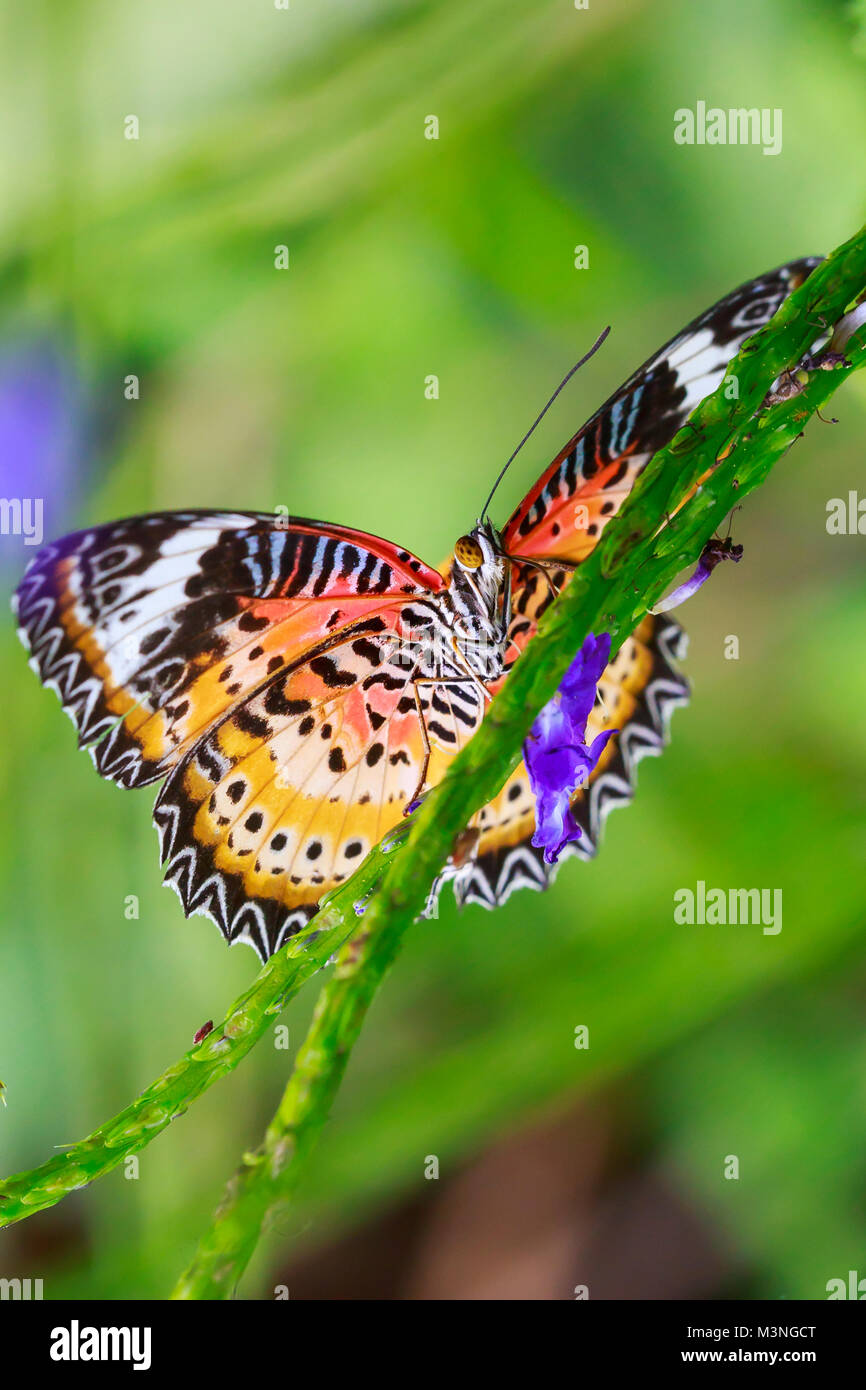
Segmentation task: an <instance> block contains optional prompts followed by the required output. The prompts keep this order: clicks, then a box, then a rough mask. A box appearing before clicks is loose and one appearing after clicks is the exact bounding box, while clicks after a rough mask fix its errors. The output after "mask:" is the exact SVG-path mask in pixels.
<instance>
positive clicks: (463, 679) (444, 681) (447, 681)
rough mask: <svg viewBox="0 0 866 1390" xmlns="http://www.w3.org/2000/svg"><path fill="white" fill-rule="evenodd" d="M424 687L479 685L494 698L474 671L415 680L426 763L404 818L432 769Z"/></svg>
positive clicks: (416, 702)
mask: <svg viewBox="0 0 866 1390" xmlns="http://www.w3.org/2000/svg"><path fill="white" fill-rule="evenodd" d="M457 654H458V656H459V649H458V650H457ZM467 669H468V668H467ZM422 685H429V686H432V687H433V688H434V689H435V688H436V686H439V685H478V686H479V687H480V688H481V690H482V691H483V692H484V695H485V696H486V697H487V699H488V700H490V699H492V698H493V697H492V696H491V694H490V691H489V690H488V689H487V687H486V686H485V684H484V682H483V681H482V680H480V679H479V677H478V676H476V675H475V672H474V671H470V672H469V674H468V675H466V676H444V677H443V676H421V677H418V678H416V679H415V680H413V682H412V693H413V695H414V697H415V709H416V710H417V712H418V723H419V725H420V727H421V739H422V741H423V744H424V761H423V763H422V764H421V774H420V776H419V778H418V784H417V786H416V787H415V790H414V791H413V793H412V795H411V796H410V798H409V800H408V801H407V803H406V805H405V806H404V808H403V815H404V816H406V815H408V814H409V807H410V806H412V805H413V804H414V803H415V802H416V801H417V800H418V797H419V796H420V795H421V793H422V792H423V790H424V783H425V782H426V781H427V771H428V768H429V767H430V753H431V750H430V735H429V734H428V732H427V721H426V719H425V718H424V706H423V705H422V704H421V693H420V688H421V686H422Z"/></svg>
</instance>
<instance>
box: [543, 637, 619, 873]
mask: <svg viewBox="0 0 866 1390" xmlns="http://www.w3.org/2000/svg"><path fill="white" fill-rule="evenodd" d="M609 660H610V635H609V634H608V633H606V632H603V633H602V634H601V636H600V637H595V636H594V635H593V634H592V633H590V634H589V636H588V637H587V639H586V641H585V642H584V644H583V646H582V647H581V649H580V651H579V652H578V654H577V656H576V657H575V658H574V661H573V662H572V663H571V665H570V666H569V668H568V670H567V671H566V673H565V675H564V676H563V678H562V684H561V685H560V687H559V690H558V691H557V692H556V694H555V695H554V697H553V699H552V700H548V702H547V704H546V705H545V706H544V709H543V710H542V711H541V713H540V714H539V715H538V718H537V719H536V721H535V723H534V724H533V726H532V728H531V730H530V732H529V737H528V739H527V740H526V742H525V743H524V745H523V759H524V762H525V763H526V770H527V772H528V773H529V783H530V786H531V787H532V791H533V794H534V796H535V807H536V815H535V822H536V826H535V834H534V835H533V837H532V843H533V844H534V845H535V847H536V849H543V850H544V857H545V859H546V861H547V863H548V864H555V863H556V861H557V859H558V858H559V856H560V854H561V852H562V849H563V847H564V846H565V845H567V844H568V842H569V840H576V839H578V837H579V836H580V826H579V825H578V824H577V822H576V821H575V819H574V816H573V815H572V812H571V796H572V794H573V793H574V792H575V791H577V789H578V787H579V786H584V785H585V784H586V780H587V778H588V777H589V774H590V773H591V772H592V770H593V768H594V767H595V766H596V764H597V762H598V760H599V758H600V757H601V754H602V752H603V750H604V748H605V745H606V744H607V742H608V740H609V739H610V738H612V737H613V735H614V734H615V733H616V732H617V730H616V729H606V730H605V731H604V733H601V734H598V735H597V737H596V738H594V739H593V741H592V743H591V744H590V746H589V747H587V745H586V743H585V741H584V740H585V738H586V721H587V720H588V718H589V716H590V713H591V711H592V707H593V705H594V704H595V693H596V688H597V686H598V682H599V678H600V676H601V674H602V672H603V671H604V669H605V667H606V666H607V663H608V661H609Z"/></svg>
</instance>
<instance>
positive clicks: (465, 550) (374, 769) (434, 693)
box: [13, 258, 818, 960]
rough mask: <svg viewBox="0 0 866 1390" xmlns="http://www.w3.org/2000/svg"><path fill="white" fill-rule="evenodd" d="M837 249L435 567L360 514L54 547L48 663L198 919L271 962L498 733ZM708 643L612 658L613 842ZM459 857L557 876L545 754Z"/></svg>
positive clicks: (181, 525) (687, 359) (496, 879)
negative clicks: (542, 821)
mask: <svg viewBox="0 0 866 1390" xmlns="http://www.w3.org/2000/svg"><path fill="white" fill-rule="evenodd" d="M817 263H818V258H809V259H804V260H799V261H795V262H792V263H790V264H788V265H785V266H782V267H780V268H779V269H777V270H774V271H772V272H770V273H769V274H767V275H764V276H762V277H760V278H759V279H757V280H752V281H750V282H749V283H747V284H745V285H743V286H741V287H740V288H739V289H737V290H735V291H734V292H733V293H732V294H729V295H728V296H727V297H726V298H724V299H722V300H720V301H719V303H717V304H715V305H714V306H713V307H712V308H711V309H709V310H707V311H706V312H705V313H703V314H702V315H701V316H700V317H699V318H696V319H695V320H694V321H693V322H692V323H691V324H689V326H688V327H687V328H685V329H684V330H683V331H682V332H681V333H679V334H678V335H677V336H676V337H675V338H673V339H671V340H670V342H668V343H667V344H666V345H665V346H664V347H663V348H662V349H661V350H660V351H659V352H657V353H656V354H655V356H653V357H652V358H650V359H649V361H648V362H646V363H645V364H644V365H643V366H642V367H641V368H639V370H638V371H636V372H635V373H634V374H633V375H632V376H631V377H629V379H628V380H627V381H626V382H625V384H624V385H623V386H621V387H620V389H619V390H618V391H616V392H615V393H614V395H612V396H611V397H610V399H609V400H608V401H607V402H606V403H605V404H604V405H603V406H602V407H601V408H600V409H599V410H598V411H596V413H595V414H594V415H593V416H592V417H591V419H590V420H588V421H587V423H586V424H585V425H584V426H583V427H582V429H580V430H579V431H578V432H577V434H575V435H574V437H573V438H572V439H571V440H569V442H568V443H567V444H566V445H565V447H564V448H563V449H561V450H560V452H559V453H558V454H557V456H556V458H555V459H554V460H553V461H552V463H551V464H550V466H549V467H548V468H547V469H546V470H545V471H544V473H543V474H542V475H541V477H540V478H539V479H538V481H537V482H536V484H535V486H534V487H533V488H532V489H531V490H530V492H529V493H528V494H527V496H526V497H525V498H524V500H523V501H522V502H521V503H520V505H519V507H518V508H517V509H516V511H515V512H514V513H513V515H512V516H511V517H510V518H509V520H508V521H507V523H506V524H505V526H503V527H502V528H501V529H497V528H496V527H495V526H494V525H493V523H492V522H491V521H490V519H489V517H488V516H487V514H486V508H485V511H484V512H483V513H482V517H481V519H480V520H479V521H478V522H477V524H476V525H475V526H474V527H473V528H472V529H471V530H470V531H469V532H467V533H466V534H465V535H463V536H461V537H460V538H459V539H458V541H457V542H456V544H455V547H454V551H453V554H452V555H451V557H450V558H449V560H448V561H447V562H446V563H445V564H444V565H443V566H442V567H441V568H439V569H434V568H432V567H431V566H430V565H428V564H425V563H424V561H422V560H420V559H418V558H417V557H416V556H414V555H412V554H411V553H410V552H409V551H408V550H405V549H403V548H401V547H400V546H398V545H395V544H393V543H392V542H391V541H388V540H383V539H381V538H380V537H378V536H372V535H368V534H367V533H366V532H364V531H359V530H354V529H352V528H351V527H347V526H339V525H332V524H330V523H327V522H321V521H311V520H305V519H302V518H288V517H286V516H282V515H278V516H271V515H266V514H261V513H256V512H243V511H239V512H218V511H207V510H190V511H177V512H162V513H158V514H154V515H147V516H138V517H133V518H131V519H128V520H123V521H117V522H111V523H108V524H107V525H102V526H97V527H93V528H90V529H87V530H82V531H78V532H76V533H75V534H73V535H69V536H66V537H64V538H63V539H61V540H58V541H56V542H54V543H53V544H50V545H48V546H46V547H45V548H44V549H43V550H41V551H40V552H39V554H38V555H37V556H36V557H35V559H34V560H33V561H32V562H31V564H30V566H29V568H28V569H27V572H26V574H25V576H24V578H23V580H22V581H21V584H20V586H19V588H18V590H17V593H16V596H15V599H14V600H13V606H14V607H15V609H16V611H17V615H18V622H19V625H20V626H19V631H20V634H21V637H22V639H23V641H24V643H25V645H26V646H27V647H28V648H29V651H30V664H31V666H33V668H34V669H35V670H36V672H37V674H38V675H39V677H40V679H41V680H42V682H43V684H45V685H46V686H48V687H50V688H52V689H54V690H55V691H56V692H57V694H58V695H59V697H60V699H61V701H62V704H63V707H64V709H65V710H66V712H67V713H68V714H69V715H70V717H71V718H72V721H73V723H74V724H75V727H76V729H77V731H78V740H79V745H80V746H81V747H86V748H87V749H88V750H89V752H90V755H91V757H92V759H93V762H94V764H95V766H96V768H97V770H98V771H99V772H100V773H101V775H102V776H103V777H106V778H109V779H110V780H112V781H114V782H116V783H118V784H119V785H120V786H123V787H142V786H147V785H149V784H151V783H157V782H161V783H162V785H161V788H160V790H159V792H158V795H157V798H156V803H155V808H154V820H155V823H156V826H157V829H158V831H159V835H160V840H161V849H162V859H163V863H164V865H165V880H166V882H167V883H169V884H171V885H172V886H173V887H174V888H175V889H176V891H177V893H178V894H179V896H180V899H181V903H182V905H183V908H184V911H185V912H186V913H187V914H191V913H196V912H202V913H205V914H206V915H208V916H210V917H211V918H212V919H213V920H214V921H215V922H216V923H217V925H218V926H219V928H220V930H221V931H222V933H223V934H224V936H225V937H226V939H227V940H228V941H229V942H230V943H234V942H237V941H245V942H247V943H248V944H250V945H252V946H253V947H254V948H255V950H256V951H257V952H258V954H259V955H260V956H261V958H262V959H263V960H264V959H267V958H268V956H269V955H271V953H272V952H274V951H276V950H277V949H278V948H279V947H280V946H281V945H282V944H283V942H284V941H285V940H286V939H287V938H288V937H289V936H291V935H292V934H294V933H295V932H296V931H298V930H299V929H300V928H301V927H303V926H305V925H306V924H307V923H308V922H309V921H310V919H311V918H312V917H313V916H314V915H315V913H316V911H317V910H318V905H319V903H320V901H321V900H322V898H323V896H324V895H325V894H327V893H328V892H330V891H331V890H332V889H334V888H335V887H337V886H338V885H339V884H340V883H342V882H343V881H345V880H346V879H347V878H348V877H349V876H350V875H351V873H352V872H353V870H354V869H356V868H357V867H358V865H359V864H360V863H361V861H362V859H363V857H364V856H365V855H366V854H367V852H368V851H369V850H370V849H371V848H372V847H373V846H374V845H375V844H377V843H378V841H379V840H380V839H381V838H382V836H383V835H384V834H385V833H386V832H388V831H389V830H391V829H392V828H393V827H394V826H396V825H397V824H399V823H400V822H401V821H402V819H403V816H404V813H405V812H406V810H407V807H408V806H409V805H410V803H412V801H413V799H414V798H416V797H417V796H418V795H419V794H420V793H421V792H422V791H423V790H424V789H426V788H429V787H432V786H435V785H436V783H437V782H438V781H439V780H440V779H441V778H442V776H443V775H444V773H445V771H446V769H447V767H448V766H449V764H450V762H451V761H452V759H453V758H454V757H455V755H456V754H457V752H458V751H459V750H460V749H461V748H462V747H464V746H465V744H466V743H467V741H468V740H469V739H470V738H471V737H472V735H473V734H474V732H475V731H476V729H477V728H478V726H479V724H480V722H481V720H482V718H483V715H484V712H485V709H486V706H487V704H488V703H489V701H490V699H491V698H492V696H494V695H495V694H496V692H497V690H499V689H500V687H501V685H502V683H503V682H504V681H505V680H506V679H507V678H508V673H509V671H510V670H511V668H512V666H513V664H514V662H515V661H516V660H519V658H520V656H521V654H522V653H523V652H524V650H525V649H526V647H527V645H528V644H529V643H530V642H531V641H532V637H533V635H534V633H535V631H536V628H537V625H538V622H539V619H540V618H541V616H542V614H543V613H544V611H545V609H546V608H547V607H548V605H549V604H550V603H551V601H552V599H553V597H554V596H555V594H556V593H557V592H558V591H559V590H560V589H562V588H563V586H564V585H566V584H567V583H568V581H569V578H570V576H571V574H572V573H573V572H574V569H575V568H576V567H577V566H579V565H580V563H581V561H583V560H584V559H585V558H586V556H587V555H588V554H589V553H590V552H591V550H592V549H593V547H594V546H595V545H596V544H597V542H598V538H599V536H600V535H601V533H602V531H603V529H604V527H605V526H606V525H607V523H608V522H609V521H610V519H611V517H613V516H615V515H616V513H617V511H618V510H619V508H620V507H621V506H622V504H623V502H624V500H625V499H626V497H627V496H628V494H629V492H630V491H631V489H632V487H633V486H634V484H635V481H636V479H637V478H638V477H639V476H640V473H641V471H642V469H643V468H644V467H645V466H646V464H647V462H648V461H649V459H650V458H651V457H652V455H653V454H654V453H655V452H656V451H657V450H658V449H659V448H661V447H662V446H663V445H665V444H666V443H668V441H669V440H670V439H671V438H672V437H673V435H674V434H675V433H676V431H677V430H678V429H679V428H680V427H681V425H682V424H683V422H684V421H685V420H686V418H687V417H688V415H689V414H690V412H691V411H692V409H693V408H694V406H695V405H696V404H697V403H698V401H700V400H701V399H702V398H703V397H705V396H706V395H708V394H709V393H710V392H712V391H713V390H714V389H715V387H716V386H717V385H718V384H719V382H720V381H721V380H722V377H723V375H724V372H725V368H726V366H727V363H728V362H729V360H730V358H731V357H732V356H733V355H734V354H735V353H736V351H737V350H738V348H739V347H740V345H741V343H742V342H743V341H744V340H745V339H746V338H747V337H749V336H750V335H751V334H753V333H754V332H755V331H756V330H757V329H759V328H760V327H761V326H762V325H763V324H765V323H766V322H767V321H768V320H769V319H770V318H771V317H772V315H773V314H774V313H775V311H776V309H777V308H778V307H779V305H780V304H781V303H782V301H783V299H784V298H785V297H786V296H787V295H788V294H789V293H790V291H791V290H793V289H794V288H795V287H796V286H797V285H799V284H800V283H802V281H803V280H804V279H805V278H806V277H807V276H808V275H809V273H810V272H811V270H812V269H813V268H814V266H815V265H816V264H817ZM684 644H685V638H684V634H683V632H682V630H681V629H680V628H679V626H678V625H677V624H676V623H675V622H673V621H672V620H671V619H670V618H668V617H667V616H654V617H653V616H648V617H646V618H645V619H644V620H643V621H642V622H641V623H640V625H639V626H638V627H637V629H636V630H635V632H634V633H633V634H632V636H631V637H630V638H629V639H628V640H627V641H626V642H625V643H624V644H623V645H622V646H621V647H620V649H619V651H618V652H617V654H616V656H615V658H614V659H613V660H612V661H611V662H610V664H609V666H608V667H607V669H606V671H605V672H604V674H603V676H602V678H601V681H600V684H599V692H598V698H597V701H596V705H595V707H594V709H593V711H592V713H591V715H590V721H589V725H588V727H587V741H588V742H589V741H591V739H592V738H593V737H595V735H597V734H598V733H601V732H602V731H603V730H605V729H611V728H613V729H616V730H617V731H618V732H617V733H616V735H615V737H613V738H611V739H610V740H609V742H608V744H607V746H606V748H605V750H604V753H603V755H602V757H601V759H600V761H599V764H598V766H597V767H596V768H595V770H594V772H593V774H592V776H591V778H590V779H589V781H588V783H587V785H586V786H584V787H582V788H580V789H578V791H577V792H576V793H575V795H574V799H573V812H574V816H575V819H576V821H577V823H578V825H579V826H580V828H581V832H582V833H581V837H580V838H579V839H578V840H576V841H573V842H572V843H570V844H569V845H568V846H566V850H565V854H572V855H577V856H579V857H581V858H584V859H586V858H589V857H590V856H592V855H593V854H595V852H596V849H597V847H598V843H599V837H600V834H601V830H602V826H603V824H604V820H605V818H606V816H607V814H608V812H609V811H610V810H611V808H612V807H614V806H617V805H620V804H623V803H625V802H627V801H629V800H630V799H631V797H632V795H633V787H634V781H635V770H636V767H637V765H638V763H639V761H640V760H641V758H643V757H644V756H646V755H648V754H658V753H660V752H661V750H662V748H663V747H664V746H665V744H666V742H667V736H668V724H669V720H670V716H671V713H672V711H673V710H674V709H675V708H676V707H677V706H678V705H681V704H683V703H685V702H686V700H687V698H688V693H689V691H688V684H687V682H686V680H685V679H684V677H683V676H682V675H681V674H680V672H679V670H678V669H677V662H678V660H679V659H680V658H681V657H682V655H683V654H684ZM469 824H470V828H471V829H472V830H473V831H474V832H475V833H474V836H473V841H472V843H473V848H472V851H471V852H470V853H468V854H466V853H461V855H460V856H459V858H458V857H457V856H455V859H454V861H453V862H452V863H451V864H449V865H448V866H446V868H445V870H444V871H443V874H442V875H441V877H440V880H438V881H437V884H436V885H434V889H433V891H432V893H431V898H430V901H429V903H428V912H432V911H433V910H434V904H435V901H436V898H437V896H438V893H439V891H440V890H441V887H442V885H443V883H444V882H445V881H447V880H449V879H450V880H451V882H452V884H453V890H454V893H455V896H456V898H457V900H458V902H459V903H460V904H464V903H479V904H481V905H482V906H483V907H487V908H493V907H496V906H497V905H499V904H500V903H502V902H504V901H505V900H506V899H507V898H508V897H509V895H510V894H511V893H512V892H513V891H515V890H516V889H518V888H521V887H527V888H534V889H541V888H545V887H546V886H547V884H548V883H549V882H550V879H551V877H552V875H553V873H554V870H555V866H554V865H550V864H547V863H545V860H544V856H543V851H542V850H541V849H536V848H535V847H533V845H532V844H531V840H532V835H533V832H534V829H535V815H534V802H533V797H532V793H531V790H530V786H529V779H528V776H527V773H526V769H525V766H524V765H523V764H522V763H521V764H520V765H519V766H518V767H517V769H516V770H515V771H514V772H513V773H512V774H511V776H510V777H509V778H508V780H507V782H506V783H505V785H504V786H503V788H502V790H501V791H500V793H499V795H498V796H497V797H496V798H495V799H494V800H493V801H491V802H490V803H489V804H488V805H487V806H485V807H483V808H482V809H481V810H480V811H479V812H477V814H476V815H474V816H473V817H472V819H471V821H470V823H469Z"/></svg>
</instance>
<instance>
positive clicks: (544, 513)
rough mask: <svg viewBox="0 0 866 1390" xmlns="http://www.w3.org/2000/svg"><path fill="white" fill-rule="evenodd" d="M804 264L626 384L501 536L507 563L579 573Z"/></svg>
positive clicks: (744, 297)
mask: <svg viewBox="0 0 866 1390" xmlns="http://www.w3.org/2000/svg"><path fill="white" fill-rule="evenodd" d="M819 259H820V258H819V257H816V256H811V257H806V258H804V259H802V260H799V261H792V262H791V263H790V264H789V265H784V266H780V267H779V268H778V269H777V270H774V271H771V272H769V273H768V274H767V275H763V276H761V277H760V278H759V279H757V280H750V281H748V282H747V283H746V284H744V285H741V286H740V287H739V288H738V289H736V290H734V291H733V292H732V293H731V294H729V295H726V297H725V298H724V299H721V300H719V302H718V304H714V305H713V307H712V308H711V309H707V310H706V312H705V313H703V314H701V315H700V316H699V317H698V318H696V319H695V320H694V321H693V322H692V323H690V324H689V325H688V327H687V328H684V329H683V330H682V332H681V333H678V334H677V335H676V337H674V338H672V339H671V340H670V342H668V343H666V344H665V346H664V347H663V348H661V349H660V350H659V351H658V352H657V353H655V354H654V356H653V357H651V358H650V359H649V360H648V361H647V362H645V363H644V365H643V366H642V367H639V368H638V370H637V371H636V372H634V373H633V374H632V376H630V377H629V379H628V381H626V382H625V383H624V385H622V386H621V387H620V388H619V390H618V391H616V392H615V393H614V394H613V395H612V396H611V397H610V399H609V400H607V401H606V402H605V404H604V405H603V406H601V407H600V409H599V410H597V411H596V412H595V414H594V415H593V416H592V417H591V418H590V419H589V420H588V421H587V423H586V424H585V425H584V426H583V427H582V429H580V430H578V432H577V434H576V435H574V437H573V438H572V439H571V440H569V442H568V444H566V445H565V447H564V448H563V449H561V450H560V452H559V453H558V454H557V456H556V458H555V459H554V460H553V462H552V463H551V464H550V466H549V467H548V468H546V469H545V471H544V473H542V475H541V477H540V478H539V480H538V482H537V483H536V484H535V486H534V487H533V488H531V489H530V491H529V492H528V493H527V495H526V497H525V498H524V499H523V501H522V502H521V503H520V506H519V507H517V509H516V510H515V512H514V513H513V515H512V516H511V517H510V518H509V521H508V523H507V525H506V526H505V528H504V530H503V533H502V534H503V542H504V545H505V549H506V550H507V551H508V553H509V554H512V555H527V556H530V557H534V558H539V557H542V556H545V557H549V558H557V559H561V560H568V561H570V562H572V563H579V562H580V561H581V560H583V559H585V558H586V556H587V555H588V554H589V553H590V551H591V550H592V549H593V547H594V546H595V544H596V543H597V541H598V538H599V536H600V534H601V532H602V530H603V529H604V527H605V525H606V524H607V522H608V521H609V520H610V518H611V517H612V516H615V515H616V513H617V511H618V510H619V508H620V507H621V506H622V504H623V502H624V501H625V499H626V497H627V496H628V494H629V492H630V491H631V489H632V487H633V486H634V484H635V482H636V481H637V478H638V477H639V476H640V473H641V471H642V470H643V469H644V468H645V467H646V464H647V463H648V462H649V460H650V459H651V458H652V456H653V454H654V453H656V452H657V450H659V449H661V448H663V447H664V445H666V444H669V443H670V441H671V440H672V439H673V437H674V435H675V434H676V432H677V430H678V429H680V428H681V427H682V425H683V424H684V423H685V421H686V420H687V419H688V417H689V415H690V414H691V412H692V411H693V410H694V408H695V406H696V405H697V404H698V402H699V401H701V400H703V399H704V398H705V397H706V396H708V395H710V394H711V393H712V392H713V391H714V390H715V389H716V387H717V386H718V385H719V383H720V382H721V381H722V379H723V377H724V374H725V368H726V367H727V364H728V363H729V362H730V360H731V358H732V357H734V356H735V355H736V353H737V352H738V351H739V349H740V348H741V346H742V345H743V343H744V342H745V341H746V339H747V338H749V337H751V336H752V334H753V333H756V332H757V331H758V329H759V328H762V327H763V326H764V324H766V323H768V322H769V320H770V319H771V318H772V317H773V314H774V313H775V312H776V310H777V309H778V308H779V306H780V304H781V303H782V302H783V300H784V299H785V298H786V297H787V295H789V294H790V293H791V291H792V290H794V289H795V288H796V287H797V286H798V285H799V284H802V282H803V281H804V280H805V279H806V278H807V276H808V275H809V274H810V273H811V271H812V270H813V269H814V268H815V266H816V265H817V264H818V262H819Z"/></svg>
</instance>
